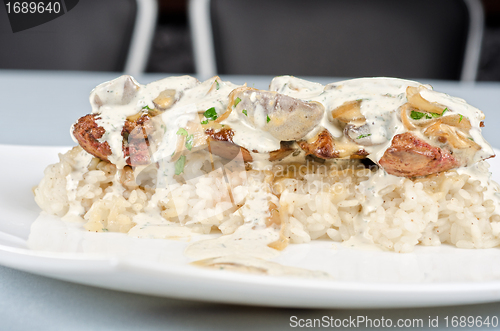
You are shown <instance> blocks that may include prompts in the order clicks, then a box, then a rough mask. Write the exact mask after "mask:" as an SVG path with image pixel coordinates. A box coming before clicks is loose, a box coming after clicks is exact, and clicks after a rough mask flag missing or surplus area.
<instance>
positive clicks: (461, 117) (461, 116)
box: [458, 114, 464, 123]
mask: <svg viewBox="0 0 500 331" xmlns="http://www.w3.org/2000/svg"><path fill="white" fill-rule="evenodd" d="M459 115H460V119H459V120H458V123H460V122H462V120H463V119H464V116H463V115H462V114H459Z"/></svg>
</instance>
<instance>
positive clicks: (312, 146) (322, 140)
mask: <svg viewBox="0 0 500 331" xmlns="http://www.w3.org/2000/svg"><path fill="white" fill-rule="evenodd" d="M298 144H299V146H300V148H302V149H303V150H304V152H306V155H314V156H316V157H319V158H321V159H333V158H348V157H349V158H351V159H363V158H365V157H366V156H367V155H368V153H367V152H366V151H365V150H364V149H362V148H360V146H358V145H357V144H355V143H353V142H351V141H349V140H347V139H344V140H343V141H336V140H335V139H334V138H333V137H332V135H331V134H330V132H328V130H326V129H324V130H323V131H321V132H319V133H318V134H317V135H316V136H315V137H314V138H312V139H309V140H307V141H306V140H301V141H299V142H298Z"/></svg>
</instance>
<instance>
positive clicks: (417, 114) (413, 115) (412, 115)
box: [410, 110, 425, 120]
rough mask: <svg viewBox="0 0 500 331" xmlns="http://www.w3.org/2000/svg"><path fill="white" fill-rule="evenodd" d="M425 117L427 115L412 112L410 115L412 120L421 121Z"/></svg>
mask: <svg viewBox="0 0 500 331" xmlns="http://www.w3.org/2000/svg"><path fill="white" fill-rule="evenodd" d="M424 116H425V113H421V112H419V111H414V110H412V111H411V113H410V117H411V118H412V119H414V120H419V119H421V118H422V117H424Z"/></svg>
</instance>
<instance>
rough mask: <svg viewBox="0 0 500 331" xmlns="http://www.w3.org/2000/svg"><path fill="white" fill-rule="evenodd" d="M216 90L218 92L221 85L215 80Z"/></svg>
mask: <svg viewBox="0 0 500 331" xmlns="http://www.w3.org/2000/svg"><path fill="white" fill-rule="evenodd" d="M215 89H216V90H219V89H220V85H219V82H218V81H217V79H216V80H215Z"/></svg>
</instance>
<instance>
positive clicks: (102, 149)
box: [73, 114, 111, 161]
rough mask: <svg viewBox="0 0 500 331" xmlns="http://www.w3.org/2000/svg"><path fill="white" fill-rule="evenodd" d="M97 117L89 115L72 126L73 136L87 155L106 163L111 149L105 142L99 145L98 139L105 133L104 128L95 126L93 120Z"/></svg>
mask: <svg viewBox="0 0 500 331" xmlns="http://www.w3.org/2000/svg"><path fill="white" fill-rule="evenodd" d="M98 117H99V115H97V114H89V115H85V116H83V117H81V118H80V119H79V120H78V121H77V122H76V123H75V125H74V126H73V136H74V137H75V139H76V140H77V141H78V143H79V144H80V146H82V148H83V149H84V150H86V151H87V152H88V153H90V154H92V155H94V156H95V157H97V158H100V159H101V160H103V161H108V156H109V155H111V148H110V147H109V144H108V143H107V142H103V143H101V142H100V141H99V140H98V139H100V138H102V136H103V135H104V133H105V130H104V128H102V127H100V126H98V125H97V123H96V122H95V120H96V119H97V118H98Z"/></svg>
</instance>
